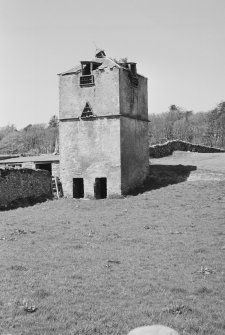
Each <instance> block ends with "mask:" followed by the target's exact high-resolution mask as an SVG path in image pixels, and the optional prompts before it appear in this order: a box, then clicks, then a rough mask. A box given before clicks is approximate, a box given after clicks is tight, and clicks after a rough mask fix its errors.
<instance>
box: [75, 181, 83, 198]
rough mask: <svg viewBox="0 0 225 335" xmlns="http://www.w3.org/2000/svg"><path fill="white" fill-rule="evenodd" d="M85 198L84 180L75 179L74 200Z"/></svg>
mask: <svg viewBox="0 0 225 335" xmlns="http://www.w3.org/2000/svg"><path fill="white" fill-rule="evenodd" d="M83 197H84V179H83V178H73V198H76V199H79V198H83Z"/></svg>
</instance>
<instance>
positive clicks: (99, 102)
mask: <svg viewBox="0 0 225 335" xmlns="http://www.w3.org/2000/svg"><path fill="white" fill-rule="evenodd" d="M93 74H94V78H95V85H94V86H91V87H80V76H81V72H78V73H77V74H69V75H68V74H67V75H60V76H59V119H65V118H73V117H75V118H78V117H80V116H81V114H82V111H83V109H84V107H85V105H86V102H89V104H90V106H91V107H92V110H93V113H94V114H95V115H96V116H104V115H118V114H119V111H120V108H119V69H118V68H117V67H112V68H107V67H106V68H104V69H101V70H98V69H97V70H95V71H93Z"/></svg>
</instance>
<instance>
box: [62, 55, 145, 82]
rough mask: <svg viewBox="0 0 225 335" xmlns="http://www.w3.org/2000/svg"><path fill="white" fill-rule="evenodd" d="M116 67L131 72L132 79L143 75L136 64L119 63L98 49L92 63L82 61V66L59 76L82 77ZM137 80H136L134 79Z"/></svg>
mask: <svg viewBox="0 0 225 335" xmlns="http://www.w3.org/2000/svg"><path fill="white" fill-rule="evenodd" d="M114 67H117V68H120V69H123V70H126V71H129V72H130V75H131V76H132V77H135V78H136V77H137V76H141V77H144V76H143V75H141V74H139V73H137V65H136V63H134V62H128V61H127V59H125V58H124V59H121V60H119V61H117V60H116V59H112V58H109V57H106V53H105V51H104V50H102V49H97V50H96V53H95V58H94V59H92V60H90V61H81V62H80V65H78V66H76V67H74V68H72V69H70V70H68V71H66V72H62V73H59V74H58V75H61V76H66V75H72V74H79V73H81V76H85V75H91V74H92V73H93V71H95V70H97V71H98V70H100V71H101V70H104V69H106V68H108V69H112V68H114ZM134 80H135V79H134Z"/></svg>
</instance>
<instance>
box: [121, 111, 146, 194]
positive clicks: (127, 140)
mask: <svg viewBox="0 0 225 335" xmlns="http://www.w3.org/2000/svg"><path fill="white" fill-rule="evenodd" d="M148 150H149V148H148V122H146V121H141V120H137V119H132V118H129V117H121V191H122V194H124V195H125V194H129V193H132V191H133V190H135V189H136V188H138V187H140V186H141V185H142V184H143V183H144V181H145V179H146V177H147V174H148V169H149V154H148Z"/></svg>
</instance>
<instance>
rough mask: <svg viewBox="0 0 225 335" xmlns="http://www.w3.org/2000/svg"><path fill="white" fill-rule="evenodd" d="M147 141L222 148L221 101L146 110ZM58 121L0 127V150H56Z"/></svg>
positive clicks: (224, 117)
mask: <svg viewBox="0 0 225 335" xmlns="http://www.w3.org/2000/svg"><path fill="white" fill-rule="evenodd" d="M149 119H150V121H151V122H150V123H149V144H150V145H153V144H158V143H164V142H166V141H170V140H176V139H179V140H183V141H187V142H191V143H193V144H202V145H207V146H211V147H218V148H223V149H225V101H222V102H220V103H219V104H218V105H217V106H216V107H215V108H214V109H213V110H210V111H208V112H198V113H193V111H190V110H185V109H184V108H181V107H178V106H176V105H171V106H170V107H169V109H168V111H167V112H164V113H161V114H150V116H149ZM58 138H59V122H58V118H57V116H56V115H53V116H52V117H51V118H50V120H49V122H48V124H33V125H32V124H29V125H27V126H26V127H25V128H23V129H21V130H17V129H16V127H15V126H14V125H8V126H6V127H1V128H0V154H25V155H39V154H46V153H53V152H56V151H58V143H59V142H58Z"/></svg>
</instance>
